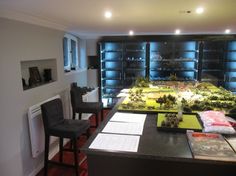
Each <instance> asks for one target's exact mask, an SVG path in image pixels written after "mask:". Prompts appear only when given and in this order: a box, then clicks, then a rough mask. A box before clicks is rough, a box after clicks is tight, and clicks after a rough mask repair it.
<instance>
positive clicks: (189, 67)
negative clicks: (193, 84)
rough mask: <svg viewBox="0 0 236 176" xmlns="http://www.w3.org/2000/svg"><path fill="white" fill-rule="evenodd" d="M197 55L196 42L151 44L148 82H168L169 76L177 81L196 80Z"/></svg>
mask: <svg viewBox="0 0 236 176" xmlns="http://www.w3.org/2000/svg"><path fill="white" fill-rule="evenodd" d="M198 53H199V48H198V42H196V41H183V42H151V43H150V63H149V64H150V65H149V68H150V69H149V75H150V80H153V81H155V80H168V79H169V76H170V75H171V74H172V75H176V77H177V78H178V80H185V81H193V80H197V78H198Z"/></svg>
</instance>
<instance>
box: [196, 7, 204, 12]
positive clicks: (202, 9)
mask: <svg viewBox="0 0 236 176" xmlns="http://www.w3.org/2000/svg"><path fill="white" fill-rule="evenodd" d="M203 12H204V8H203V7H198V8H196V13H197V14H202V13H203Z"/></svg>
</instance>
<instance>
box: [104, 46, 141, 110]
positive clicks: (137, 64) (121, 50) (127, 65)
mask: <svg viewBox="0 0 236 176" xmlns="http://www.w3.org/2000/svg"><path fill="white" fill-rule="evenodd" d="M100 60H101V69H100V71H101V97H102V99H106V100H105V101H108V106H110V105H111V106H112V104H114V103H115V102H116V99H117V98H116V96H117V94H118V93H119V92H120V90H121V89H123V88H126V87H129V86H131V85H133V84H134V81H135V80H136V78H137V77H146V43H145V42H130V43H122V42H102V43H100Z"/></svg>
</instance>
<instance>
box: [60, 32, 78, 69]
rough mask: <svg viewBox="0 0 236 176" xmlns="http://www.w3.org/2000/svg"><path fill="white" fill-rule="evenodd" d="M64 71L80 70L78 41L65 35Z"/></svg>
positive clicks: (71, 36)
mask: <svg viewBox="0 0 236 176" xmlns="http://www.w3.org/2000/svg"><path fill="white" fill-rule="evenodd" d="M63 54H64V70H65V72H68V71H70V70H77V69H78V68H79V59H78V40H77V38H76V37H75V36H73V35H70V34H65V35H64V38H63Z"/></svg>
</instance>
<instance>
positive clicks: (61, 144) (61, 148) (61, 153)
mask: <svg viewBox="0 0 236 176" xmlns="http://www.w3.org/2000/svg"><path fill="white" fill-rule="evenodd" d="M59 152H60V153H59V154H60V155H59V161H60V162H61V163H62V162H63V138H61V137H60V141H59Z"/></svg>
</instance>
